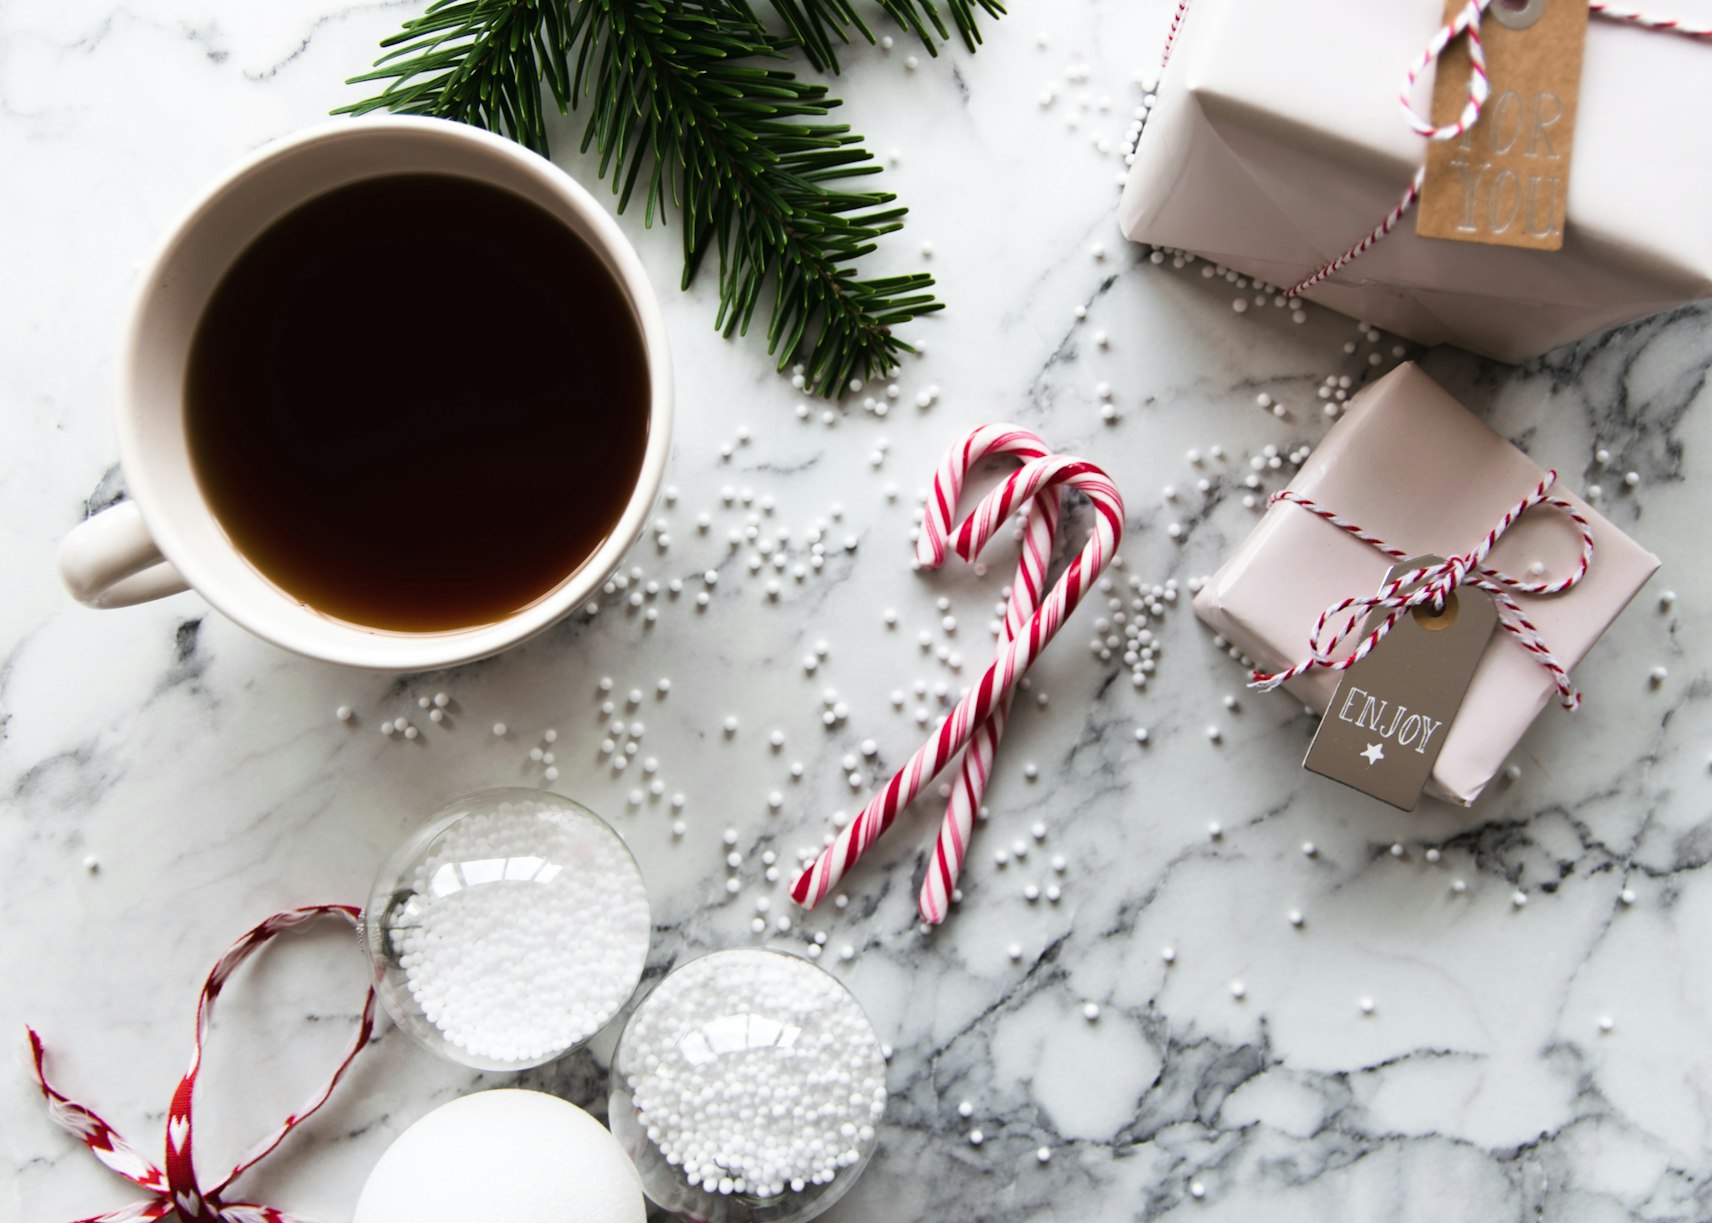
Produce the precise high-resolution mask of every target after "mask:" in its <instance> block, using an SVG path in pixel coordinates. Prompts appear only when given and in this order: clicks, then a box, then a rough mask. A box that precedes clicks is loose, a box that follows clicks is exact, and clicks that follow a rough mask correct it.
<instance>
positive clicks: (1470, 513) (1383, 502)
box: [1195, 364, 1659, 806]
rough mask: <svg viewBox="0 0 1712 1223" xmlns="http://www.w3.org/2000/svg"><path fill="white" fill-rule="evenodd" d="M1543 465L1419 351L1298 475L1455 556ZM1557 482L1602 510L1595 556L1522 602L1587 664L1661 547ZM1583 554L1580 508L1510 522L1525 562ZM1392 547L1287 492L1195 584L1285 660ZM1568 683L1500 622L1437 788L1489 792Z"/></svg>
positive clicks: (1380, 531)
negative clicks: (1577, 577) (1290, 498)
mask: <svg viewBox="0 0 1712 1223" xmlns="http://www.w3.org/2000/svg"><path fill="white" fill-rule="evenodd" d="M1542 474H1543V473H1542V472H1541V470H1540V468H1539V467H1537V466H1535V465H1534V463H1533V462H1532V460H1530V459H1529V458H1528V457H1527V456H1526V455H1524V454H1523V453H1522V452H1521V451H1519V450H1517V449H1516V448H1515V447H1514V446H1512V445H1511V444H1510V443H1509V442H1507V441H1505V440H1504V439H1503V438H1501V437H1499V436H1498V435H1497V434H1496V433H1494V432H1493V431H1492V430H1491V429H1489V428H1488V427H1487V426H1486V425H1485V424H1484V423H1483V422H1482V421H1480V420H1479V419H1477V418H1476V417H1475V416H1474V415H1473V414H1471V413H1470V412H1469V411H1468V410H1467V409H1466V408H1464V407H1463V406H1462V405H1461V404H1460V403H1458V402H1457V401H1456V400H1455V399H1453V398H1452V397H1451V396H1450V395H1449V394H1448V393H1446V392H1445V390H1444V389H1443V388H1441V387H1440V386H1439V385H1438V384H1437V383H1436V382H1434V381H1433V380H1432V379H1431V378H1429V377H1427V375H1426V374H1424V373H1422V372H1421V370H1420V369H1419V368H1418V367H1416V366H1414V365H1412V364H1406V365H1401V366H1399V367H1398V368H1397V369H1395V370H1393V371H1392V372H1391V373H1389V374H1387V375H1386V376H1385V377H1384V378H1381V379H1380V380H1379V381H1378V382H1376V383H1374V384H1373V385H1372V386H1370V387H1368V388H1367V389H1366V390H1364V391H1362V392H1361V393H1360V394H1359V395H1357V396H1356V397H1355V398H1354V399H1352V400H1351V401H1350V403H1349V406H1348V410H1347V412H1346V413H1345V415H1344V418H1343V419H1342V420H1340V421H1339V422H1338V423H1337V424H1336V425H1335V426H1333V428H1332V430H1331V432H1330V433H1328V434H1327V435H1326V439H1325V441H1324V442H1323V443H1322V444H1321V445H1320V447H1319V449H1318V450H1316V451H1315V452H1314V453H1313V454H1312V455H1311V456H1310V457H1309V459H1308V461H1307V462H1306V463H1304V464H1303V465H1302V469H1301V471H1299V472H1298V473H1297V475H1296V478H1295V479H1294V480H1292V481H1291V482H1290V488H1291V489H1292V490H1293V491H1295V492H1297V493H1300V494H1301V495H1303V496H1305V497H1309V498H1311V499H1313V500H1314V501H1316V502H1318V503H1319V504H1320V505H1322V506H1324V507H1325V508H1327V509H1329V510H1332V511H1333V512H1335V513H1338V514H1341V515H1342V516H1344V517H1345V518H1348V519H1351V520H1353V521H1354V522H1356V523H1359V524H1360V525H1361V526H1362V527H1363V528H1364V529H1366V530H1367V531H1369V532H1370V533H1372V534H1374V535H1377V536H1378V537H1379V538H1381V539H1383V540H1385V541H1386V542H1388V543H1390V544H1393V545H1395V546H1396V547H1399V548H1402V549H1403V550H1405V551H1406V552H1409V553H1411V554H1427V553H1433V554H1437V555H1439V556H1450V555H1451V554H1453V553H1460V552H1466V551H1467V550H1468V549H1469V548H1470V547H1472V546H1473V545H1474V544H1475V542H1477V541H1478V540H1479V539H1480V538H1481V537H1482V536H1484V535H1485V533H1486V532H1487V531H1488V530H1489V529H1490V528H1491V527H1492V525H1493V524H1494V523H1495V522H1496V521H1497V520H1498V519H1499V518H1500V517H1501V516H1502V515H1503V514H1504V512H1505V510H1507V509H1509V508H1510V507H1511V506H1513V505H1514V504H1515V503H1516V502H1517V501H1518V500H1520V499H1521V498H1522V496H1523V495H1525V494H1526V493H1527V492H1528V491H1529V490H1530V489H1531V488H1533V486H1534V485H1535V483H1537V482H1538V481H1539V479H1540V478H1541V476H1542ZM1554 492H1555V493H1556V494H1557V495H1559V496H1562V497H1564V498H1566V499H1567V500H1569V501H1571V502H1572V503H1574V505H1575V507H1576V509H1577V510H1578V511H1579V512H1580V513H1582V514H1585V515H1586V516H1587V519H1588V521H1589V522H1590V523H1591V524H1592V529H1593V538H1594V545H1595V552H1594V557H1593V564H1592V566H1591V567H1590V568H1589V570H1588V573H1587V576H1586V577H1585V578H1584V579H1583V580H1582V581H1581V583H1580V584H1579V585H1577V586H1576V587H1574V588H1573V589H1572V590H1570V591H1568V592H1567V593H1564V594H1560V595H1553V596H1549V597H1528V596H1521V597H1520V598H1519V599H1518V602H1520V604H1521V605H1522V610H1523V611H1524V612H1525V613H1526V614H1527V616H1528V617H1529V619H1531V620H1532V621H1533V622H1534V623H1535V624H1536V625H1537V626H1538V627H1539V630H1540V633H1541V635H1542V636H1543V637H1544V638H1545V641H1546V642H1547V644H1548V645H1549V646H1550V647H1551V649H1552V651H1553V653H1554V654H1555V655H1556V656H1557V658H1558V659H1559V660H1560V661H1561V662H1562V663H1563V664H1564V665H1565V666H1567V667H1569V668H1571V670H1573V669H1574V667H1575V665H1576V664H1577V663H1578V662H1580V661H1581V659H1582V658H1584V657H1585V656H1586V654H1587V652H1588V650H1590V649H1592V648H1593V643H1594V642H1596V641H1598V640H1599V637H1600V635H1601V634H1602V633H1604V631H1605V629H1606V628H1607V627H1608V626H1609V625H1610V624H1611V622H1612V621H1613V620H1615V619H1616V618H1617V615H1618V614H1619V613H1620V612H1621V611H1622V610H1623V608H1624V607H1626V606H1627V605H1628V603H1629V600H1630V599H1632V598H1633V597H1634V596H1635V593H1636V592H1637V591H1638V590H1640V588H1641V587H1642V586H1643V585H1645V584H1646V581H1647V579H1648V578H1650V577H1651V576H1652V575H1653V572H1654V571H1655V570H1656V569H1657V568H1658V564H1659V562H1658V558H1657V557H1655V556H1653V555H1652V553H1650V552H1648V551H1647V550H1646V549H1645V548H1642V547H1641V546H1640V545H1639V544H1637V543H1635V541H1634V540H1632V539H1630V538H1629V537H1628V536H1626V535H1624V534H1623V533H1622V532H1621V531H1619V530H1618V529H1617V528H1616V527H1614V526H1612V525H1611V523H1610V522H1609V521H1607V520H1606V519H1605V518H1604V517H1603V516H1602V515H1600V514H1599V512H1598V511H1596V510H1594V509H1592V508H1591V507H1589V506H1588V505H1586V504H1585V503H1584V502H1583V501H1582V500H1581V499H1580V498H1579V497H1577V496H1576V495H1575V494H1574V493H1573V492H1571V491H1569V490H1568V489H1565V488H1563V487H1562V485H1561V482H1560V484H1559V485H1558V486H1557V487H1556V488H1555V489H1554ZM1579 557H1580V540H1579V535H1578V532H1577V530H1576V528H1575V526H1574V524H1573V523H1572V522H1570V521H1569V519H1568V518H1567V516H1565V515H1563V514H1559V513H1555V512H1553V511H1552V510H1551V509H1549V508H1548V507H1545V506H1540V507H1537V508H1535V509H1533V510H1530V511H1529V512H1528V513H1527V514H1525V515H1523V517H1522V518H1521V520H1520V521H1518V522H1517V523H1516V524H1515V525H1514V526H1512V527H1511V528H1510V530H1509V531H1508V532H1507V533H1506V534H1505V535H1504V537H1503V538H1502V539H1501V540H1500V541H1499V542H1498V545H1497V547H1496V548H1494V549H1493V551H1492V554H1491V557H1490V559H1489V562H1488V563H1489V564H1491V565H1492V566H1494V567H1496V568H1498V569H1500V570H1503V571H1504V572H1507V573H1511V574H1515V575H1518V576H1524V575H1526V574H1527V573H1528V567H1529V566H1530V565H1532V564H1533V563H1534V562H1536V561H1538V562H1540V563H1542V564H1543V565H1544V566H1545V572H1546V573H1547V574H1548V575H1552V576H1561V575H1564V574H1567V573H1570V572H1571V571H1572V570H1573V569H1574V567H1575V565H1576V563H1577V561H1578V559H1579ZM1391 563H1392V562H1391V560H1390V558H1388V557H1386V556H1385V555H1384V554H1382V553H1381V552H1379V551H1378V550H1377V549H1376V548H1373V547H1370V546H1369V545H1367V544H1365V543H1362V542H1361V541H1360V540H1357V539H1355V538H1353V537H1352V536H1350V535H1348V534H1346V533H1345V532H1343V531H1341V530H1339V529H1338V528H1337V527H1335V526H1332V525H1331V524H1330V523H1327V522H1325V521H1323V520H1322V519H1320V518H1318V517H1316V516H1315V515H1313V514H1311V513H1309V512H1308V511H1306V510H1304V509H1302V508H1301V507H1300V506H1296V505H1291V504H1289V503H1287V502H1286V503H1278V504H1275V505H1273V506H1272V507H1271V508H1270V509H1268V510H1267V512H1266V514H1265V516H1264V517H1263V518H1262V519H1261V520H1260V523H1259V525H1258V526H1256V527H1255V529H1254V532H1253V534H1251V535H1250V536H1249V537H1248V539H1247V540H1245V541H1244V542H1243V544H1242V545H1241V546H1240V547H1239V548H1238V549H1237V551H1236V553H1235V555H1233V556H1232V557H1231V558H1230V559H1229V560H1227V561H1226V562H1225V563H1224V565H1223V566H1222V567H1221V568H1220V569H1219V571H1218V572H1217V573H1216V574H1214V575H1213V577H1212V578H1211V579H1210V580H1209V581H1208V582H1207V584H1206V585H1205V586H1204V587H1203V588H1202V589H1201V591H1200V593H1199V594H1197V595H1196V596H1195V614H1196V615H1198V616H1199V617H1200V618H1201V619H1202V620H1203V621H1205V622H1206V623H1207V624H1208V625H1209V626H1210V627H1211V628H1213V629H1214V630H1215V631H1217V632H1219V633H1221V634H1223V635H1224V636H1225V637H1226V638H1228V639H1229V640H1230V641H1231V642H1232V643H1233V644H1234V645H1236V646H1237V647H1238V648H1239V649H1241V650H1242V651H1243V652H1244V653H1245V654H1247V655H1249V657H1251V658H1253V659H1254V660H1255V662H1256V664H1257V665H1258V666H1259V667H1260V668H1261V669H1262V670H1267V671H1275V670H1281V669H1283V668H1284V667H1285V666H1287V665H1289V664H1290V663H1293V662H1297V661H1299V660H1300V659H1301V658H1303V657H1304V656H1306V654H1307V646H1308V635H1309V633H1310V632H1311V631H1312V629H1313V626H1314V621H1315V619H1316V618H1317V617H1318V616H1319V614H1320V613H1321V612H1322V611H1323V610H1324V609H1325V608H1326V607H1328V606H1329V605H1331V604H1332V603H1335V602H1337V601H1338V600H1340V599H1343V598H1345V597H1348V596H1351V595H1355V596H1361V595H1368V594H1371V593H1373V591H1374V590H1375V589H1377V588H1378V587H1379V585H1380V584H1381V582H1383V581H1384V579H1385V575H1386V572H1387V571H1388V570H1389V568H1390V566H1391ZM1536 580H1537V579H1536ZM1343 652H1345V651H1342V650H1340V651H1339V653H1340V654H1342V653H1343ZM1339 674H1340V673H1337V672H1332V671H1328V670H1323V669H1322V670H1314V671H1310V672H1308V673H1307V674H1305V675H1302V676H1300V677H1299V678H1297V679H1296V680H1294V681H1292V682H1291V683H1290V684H1289V685H1287V687H1288V688H1289V691H1290V692H1291V693H1293V694H1294V695H1295V696H1296V697H1297V698H1298V699H1300V700H1301V701H1303V702H1304V703H1305V704H1308V705H1311V706H1312V707H1313V708H1314V709H1316V710H1319V711H1324V709H1325V707H1326V705H1327V704H1328V703H1329V702H1330V700H1331V697H1332V693H1333V691H1334V690H1335V689H1336V688H1337V683H1338V678H1339ZM1552 696H1553V688H1552V681H1551V677H1550V675H1549V674H1548V673H1547V672H1546V670H1545V669H1544V668H1543V667H1541V666H1540V665H1539V664H1538V663H1537V662H1535V661H1534V660H1533V659H1532V658H1531V657H1530V656H1529V655H1528V653H1527V652H1526V651H1525V650H1524V649H1523V648H1522V647H1521V645H1520V644H1519V643H1518V642H1517V641H1516V640H1515V639H1514V638H1513V637H1511V636H1510V635H1509V634H1508V633H1505V632H1502V631H1500V632H1496V633H1494V634H1493V636H1492V640H1491V641H1490V642H1489V643H1488V644H1487V647H1486V651H1485V653H1484V654H1483V655H1482V656H1481V659H1480V662H1479V664H1478V666H1477V667H1476V668H1475V672H1474V679H1473V681H1472V682H1471V684H1470V685H1469V689H1468V696H1467V699H1466V700H1465V701H1464V702H1463V706H1462V709H1461V711H1460V712H1459V713H1458V714H1457V716H1456V719H1455V721H1454V722H1452V724H1451V726H1450V729H1449V731H1448V732H1447V733H1446V739H1445V743H1444V750H1443V752H1442V753H1441V755H1440V756H1439V759H1438V763H1437V764H1436V765H1435V766H1434V768H1433V775H1432V779H1431V781H1430V782H1429V783H1428V787H1427V792H1428V793H1430V794H1436V795H1437V796H1439V797H1441V798H1445V799H1449V800H1450V801H1452V802H1455V803H1460V804H1462V805H1463V806H1468V805H1469V804H1471V803H1473V802H1474V800H1475V799H1477V798H1479V797H1480V792H1481V790H1482V789H1484V788H1485V786H1486V783H1487V782H1488V781H1490V780H1491V779H1492V777H1493V775H1494V774H1496V773H1497V771H1498V769H1499V768H1500V767H1501V766H1502V765H1503V763H1504V760H1505V758H1506V757H1507V756H1508V755H1509V754H1510V752H1511V751H1512V749H1514V747H1515V746H1516V742H1517V740H1519V739H1520V738H1521V737H1522V734H1523V732H1524V731H1526V730H1527V729H1528V726H1529V725H1530V724H1531V723H1532V722H1533V720H1534V717H1535V716H1536V715H1537V714H1538V713H1539V712H1540V710H1541V709H1542V708H1543V707H1544V706H1545V704H1546V702H1547V700H1548V699H1550V698H1551V697H1552ZM1564 716H1566V717H1569V716H1573V715H1570V714H1565V715H1564Z"/></svg>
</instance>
